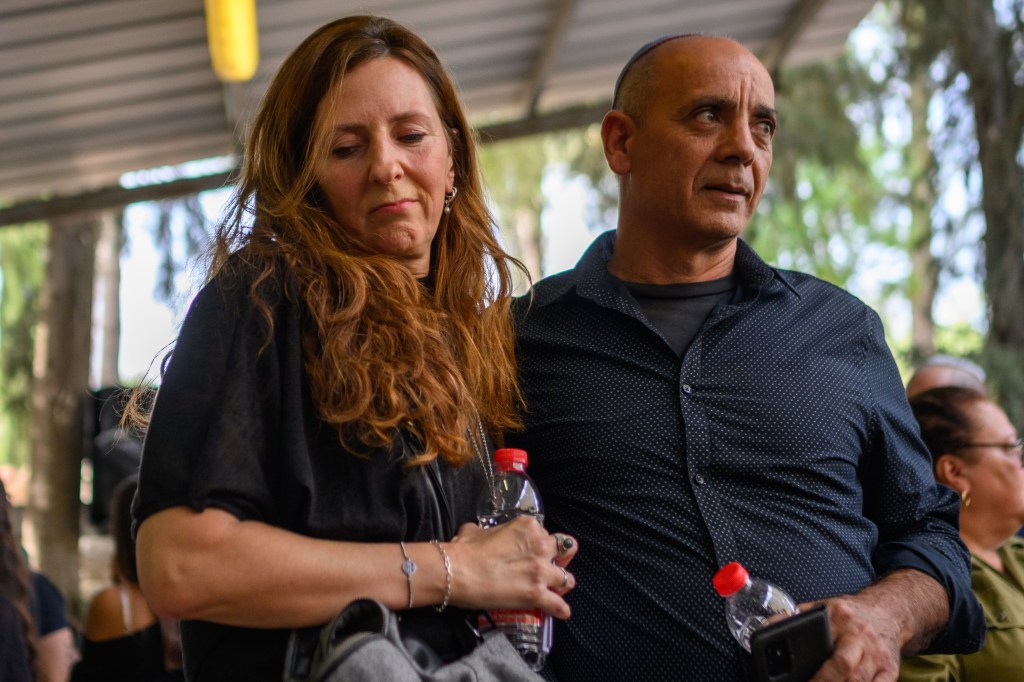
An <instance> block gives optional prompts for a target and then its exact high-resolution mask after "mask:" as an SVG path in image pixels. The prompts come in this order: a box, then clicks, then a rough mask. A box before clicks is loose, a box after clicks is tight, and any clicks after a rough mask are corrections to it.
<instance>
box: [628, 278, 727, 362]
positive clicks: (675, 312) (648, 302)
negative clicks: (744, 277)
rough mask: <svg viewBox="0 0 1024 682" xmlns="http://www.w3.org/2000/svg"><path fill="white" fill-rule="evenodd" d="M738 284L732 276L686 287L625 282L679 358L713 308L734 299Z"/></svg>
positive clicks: (689, 284)
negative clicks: (733, 295) (719, 303)
mask: <svg viewBox="0 0 1024 682" xmlns="http://www.w3.org/2000/svg"><path fill="white" fill-rule="evenodd" d="M736 283H737V282H736V278H735V277H733V276H732V275H730V276H728V277H723V278H721V279H715V280H711V281H710V282H690V283H685V284H642V283H639V282H625V281H624V282H623V284H625V285H626V290H627V291H629V293H630V294H632V295H633V298H634V299H636V302H637V303H638V304H639V305H640V309H641V310H643V311H644V315H645V316H646V317H647V321H648V322H650V323H651V325H652V326H653V327H654V328H655V329H657V330H658V332H659V333H660V334H661V336H662V337H663V338H664V339H665V342H666V343H668V345H669V347H670V348H671V349H672V351H673V352H674V353H675V354H676V355H678V356H679V357H682V356H683V353H685V352H686V349H687V348H689V347H690V343H691V342H692V341H693V339H694V337H696V336H697V332H698V331H700V328H701V326H702V325H703V324H704V320H706V319H707V318H708V315H710V314H711V310H712V308H714V307H715V306H716V305H717V304H718V302H719V301H727V300H728V299H729V298H730V297H731V296H732V294H733V292H734V291H735V290H736Z"/></svg>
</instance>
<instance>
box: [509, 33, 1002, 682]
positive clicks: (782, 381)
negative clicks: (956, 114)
mask: <svg viewBox="0 0 1024 682" xmlns="http://www.w3.org/2000/svg"><path fill="white" fill-rule="evenodd" d="M774 106H775V94H774V86H773V84H772V80H771V77H770V76H769V74H768V72H767V71H766V70H765V68H764V66H763V65H762V64H761V63H760V62H759V61H758V60H757V58H756V57H755V56H754V55H753V54H751V53H750V52H749V51H748V50H747V49H745V48H744V47H742V46H741V45H739V44H738V43H736V42H734V41H732V40H728V39H724V38H718V37H709V36H700V35H685V36H671V37H668V38H664V39H660V40H658V41H654V42H653V43H651V44H648V45H646V46H644V48H642V49H641V50H640V51H639V52H638V53H637V54H636V55H634V57H633V58H632V59H630V61H629V62H628V63H627V65H626V67H625V68H624V69H623V72H622V74H621V75H620V77H619V80H618V82H617V83H616V89H615V98H614V104H613V109H612V111H610V112H608V114H607V115H606V116H605V119H604V122H603V124H602V128H601V135H602V140H603V142H604V151H605V156H606V158H607V161H608V165H609V167H610V168H611V170H612V171H613V172H614V173H615V174H616V175H617V176H618V178H619V217H618V224H617V228H616V229H615V230H614V231H611V232H608V233H606V234H603V235H601V236H600V237H598V238H597V240H595V242H594V243H593V244H592V245H591V246H590V248H589V249H588V250H587V252H586V253H585V254H584V255H583V257H582V258H581V259H580V261H579V263H578V264H577V265H576V267H575V268H574V269H573V270H570V271H567V272H564V273H561V274H558V275H554V276H552V277H549V278H547V279H545V280H543V281H541V282H539V283H538V284H537V285H536V287H535V289H534V292H533V297H532V299H528V298H524V299H523V300H522V301H520V303H521V305H520V306H519V308H518V311H517V315H518V318H517V343H518V349H519V361H520V372H521V379H522V388H523V391H524V397H525V399H526V414H525V429H524V430H523V431H522V432H519V433H515V434H510V436H509V438H508V440H509V441H510V444H514V445H515V446H517V447H523V448H525V449H526V450H528V451H529V453H530V473H531V475H532V476H533V477H534V478H535V480H536V482H537V484H538V486H539V487H540V491H541V494H542V495H543V497H544V501H545V504H546V512H547V525H548V526H549V527H550V529H551V530H553V531H560V532H566V533H570V534H572V535H573V536H575V537H577V538H579V539H580V546H581V547H585V548H586V550H585V551H581V552H580V553H579V555H578V556H577V557H576V559H575V561H574V562H573V567H574V569H575V570H574V574H575V575H576V577H577V579H578V584H579V588H578V589H577V590H575V591H574V592H573V593H572V594H571V595H570V596H569V597H568V601H569V603H570V605H571V606H572V609H573V616H572V618H571V619H570V620H568V621H567V622H565V623H559V624H558V626H557V628H556V631H555V639H554V648H553V651H552V654H551V657H550V659H549V660H550V662H551V664H550V669H549V670H548V671H547V674H548V675H549V677H553V678H557V679H559V680H562V681H563V682H564V681H566V680H568V681H572V680H630V681H631V682H639V681H646V680H668V679H673V680H679V679H685V680H699V681H701V682H716V681H719V680H721V681H723V682H725V681H730V682H731V681H735V680H744V679H749V678H750V677H751V675H752V670H751V668H752V664H751V659H750V655H749V654H747V653H746V652H745V651H744V650H743V649H742V648H740V646H739V645H738V644H737V643H736V641H735V640H734V639H733V638H732V636H731V634H730V632H729V630H728V629H727V626H726V621H725V617H724V611H725V608H724V603H723V600H722V599H721V597H719V596H718V595H717V594H716V593H715V591H714V589H713V587H712V582H711V578H712V576H713V575H714V573H715V572H716V571H717V569H718V568H719V567H721V566H723V565H724V564H726V563H728V562H731V561H738V562H740V563H741V564H743V565H744V566H745V567H746V568H747V569H748V570H749V572H750V574H751V575H753V576H758V577H760V578H763V579H766V580H768V581H770V582H772V583H774V584H776V585H779V586H781V587H783V588H784V589H785V590H787V591H788V592H789V593H790V594H791V595H793V596H794V597H795V598H796V599H797V601H799V602H802V603H803V604H804V607H805V608H806V606H808V605H809V603H811V602H820V601H824V602H826V603H827V604H828V614H829V622H830V625H831V630H832V636H833V641H834V652H833V655H832V657H831V658H830V659H829V660H827V661H826V662H825V664H824V665H823V666H822V668H821V669H820V670H819V672H818V676H817V677H816V678H815V680H845V679H858V680H861V679H863V680H895V679H896V676H897V673H898V668H899V659H900V656H901V654H902V655H910V654H914V653H917V652H920V651H929V652H939V651H942V652H954V651H955V652H970V651H975V650H977V649H978V647H979V646H980V644H981V641H982V639H983V637H984V621H983V618H982V612H981V609H980V607H979V605H978V603H977V601H976V600H975V599H974V597H973V595H972V593H971V584H970V574H969V559H968V554H967V551H966V548H965V547H964V546H963V544H962V543H961V541H960V538H959V536H958V534H957V523H958V500H957V498H956V496H955V495H954V494H953V493H952V491H950V490H949V489H947V488H943V487H941V486H938V485H936V484H935V482H934V478H933V476H932V471H931V462H930V459H929V456H928V453H927V450H926V449H925V447H924V445H923V443H921V441H920V438H919V434H918V430H917V427H916V425H915V422H914V419H913V417H912V415H911V413H910V410H909V408H908V405H907V401H906V397H905V395H904V391H903V385H902V383H901V380H900V376H899V373H898V371H897V368H896V365H895V363H894V362H893V359H892V356H891V354H890V352H889V350H888V347H887V346H886V343H885V338H884V333H883V330H882V325H881V322H880V320H879V318H878V316H877V315H876V314H875V313H874V312H873V311H872V310H871V309H869V308H868V307H867V306H865V305H864V304H863V303H862V302H860V301H859V300H857V299H856V298H854V297H853V296H851V295H849V294H847V293H846V292H844V291H842V290H840V289H838V288H836V287H834V286H831V285H829V284H827V283H825V282H822V281H820V280H818V279H815V278H813V277H810V276H808V275H805V274H802V273H796V272H789V271H783V270H779V269H777V268H773V267H770V266H768V265H767V264H765V263H764V261H762V260H761V259H760V258H759V257H758V256H757V254H756V253H754V251H753V250H751V248H750V247H749V246H748V245H747V244H746V243H745V242H743V240H742V239H741V236H742V234H743V231H744V229H745V228H746V226H747V223H748V221H749V220H750V218H751V216H752V215H753V214H754V211H755V209H756V207H757V204H758V201H759V200H760V198H761V194H762V191H763V190H764V187H765V182H766V180H767V176H768V170H769V168H770V167H771V162H772V139H773V137H774V135H775V130H776V126H777V120H776V113H775V108H774Z"/></svg>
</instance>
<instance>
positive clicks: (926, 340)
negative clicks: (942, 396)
mask: <svg viewBox="0 0 1024 682" xmlns="http://www.w3.org/2000/svg"><path fill="white" fill-rule="evenodd" d="M924 19H925V17H924V11H923V8H922V7H920V6H919V5H916V4H914V3H910V4H908V5H905V6H904V11H903V14H902V22H903V25H904V27H905V28H906V30H907V36H908V38H907V43H908V44H907V64H908V74H907V75H908V81H909V85H910V101H909V102H908V105H909V109H910V118H911V126H912V128H911V136H910V142H909V143H908V145H907V167H908V171H909V176H910V195H909V197H908V203H909V206H910V215H911V222H910V240H909V242H910V264H911V275H910V286H909V287H908V294H909V298H910V314H911V336H910V353H911V357H913V358H915V359H917V358H923V357H927V356H929V355H931V354H933V353H934V352H935V322H934V320H933V317H932V307H933V306H934V305H935V293H936V290H937V289H938V284H939V282H938V279H939V263H937V262H936V260H935V258H934V257H933V256H932V236H933V233H934V230H933V229H932V207H933V206H935V203H936V201H937V196H936V191H935V186H934V184H933V181H932V178H933V177H934V175H935V155H934V154H933V153H932V148H931V136H930V133H929V130H928V105H929V103H930V102H931V94H932V91H933V89H934V88H933V86H932V83H931V82H930V80H929V77H928V69H929V67H930V66H931V63H932V56H931V54H929V53H928V52H927V51H926V50H924V49H922V47H923V46H922V43H923V38H922V34H923V31H922V26H921V24H922V23H923V21H924Z"/></svg>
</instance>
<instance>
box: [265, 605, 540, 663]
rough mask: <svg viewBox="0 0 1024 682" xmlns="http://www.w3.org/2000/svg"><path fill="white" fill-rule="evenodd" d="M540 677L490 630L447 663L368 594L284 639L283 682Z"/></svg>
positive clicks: (497, 633)
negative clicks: (405, 631)
mask: <svg viewBox="0 0 1024 682" xmlns="http://www.w3.org/2000/svg"><path fill="white" fill-rule="evenodd" d="M541 679H542V678H541V677H540V676H539V675H538V674H537V673H535V672H534V671H533V670H531V669H530V667H529V666H527V665H526V662H525V661H523V659H522V657H520V655H519V653H518V652H517V651H516V650H515V648H514V647H513V646H512V644H511V643H509V641H508V639H506V638H505V636H504V635H503V634H501V633H500V632H499V631H497V630H495V629H491V630H488V631H487V632H486V633H484V634H483V635H482V642H481V643H480V645H479V646H477V647H476V648H474V649H472V650H471V651H470V652H469V653H468V654H466V655H465V656H462V657H461V658H458V659H456V660H454V661H452V662H450V663H443V662H442V661H441V658H440V657H439V656H438V655H437V654H436V653H435V652H434V650H433V649H431V648H430V647H429V646H427V645H426V644H424V643H423V642H422V641H421V640H419V639H417V638H416V637H412V636H405V637H403V636H402V635H401V633H400V632H399V627H398V618H397V616H395V614H394V613H392V612H391V611H390V610H389V609H388V608H387V607H386V606H384V605H383V604H381V603H380V602H378V601H376V600H373V599H359V600H357V601H354V602H352V603H351V604H349V605H348V606H346V607H345V608H344V610H342V612H341V613H339V614H338V615H337V616H335V618H334V620H332V621H331V622H330V623H328V624H327V625H325V626H323V627H322V628H319V629H312V630H295V631H293V632H292V635H291V637H290V638H289V640H288V652H287V655H286V656H285V671H284V682H361V681H363V680H373V681H377V680H388V681H389V682H424V681H428V682H515V681H519V680H522V681H523V682H535V681H537V680H541Z"/></svg>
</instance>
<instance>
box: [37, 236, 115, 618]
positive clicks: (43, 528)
mask: <svg viewBox="0 0 1024 682" xmlns="http://www.w3.org/2000/svg"><path fill="white" fill-rule="evenodd" d="M97 229H98V228H97V224H96V221H95V220H94V219H92V218H77V219H75V218H69V219H66V220H62V221H54V222H53V223H52V224H51V230H50V245H49V262H48V263H47V268H46V281H45V282H44V284H43V292H42V297H41V298H42V300H41V311H40V313H41V314H40V321H39V327H38V328H37V330H36V348H35V361H34V370H33V376H34V385H33V394H32V478H31V483H30V485H29V503H28V512H29V521H30V523H29V525H28V532H27V533H26V536H27V537H26V541H27V545H28V547H29V549H30V551H34V552H35V556H36V557H38V565H39V566H40V568H41V569H42V570H43V572H44V573H46V574H47V575H48V576H49V577H50V578H51V579H53V581H54V582H55V583H56V584H57V587H59V588H60V589H61V591H62V592H63V593H64V595H65V596H66V597H67V598H68V600H69V602H70V603H75V601H76V600H77V597H78V536H79V512H80V509H79V508H80V503H79V481H80V470H81V458H82V446H83V437H84V436H83V416H82V409H83V403H84V400H85V395H86V391H87V390H88V388H89V356H90V346H91V327H92V292H93V267H94V259H95V251H96V235H97Z"/></svg>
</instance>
